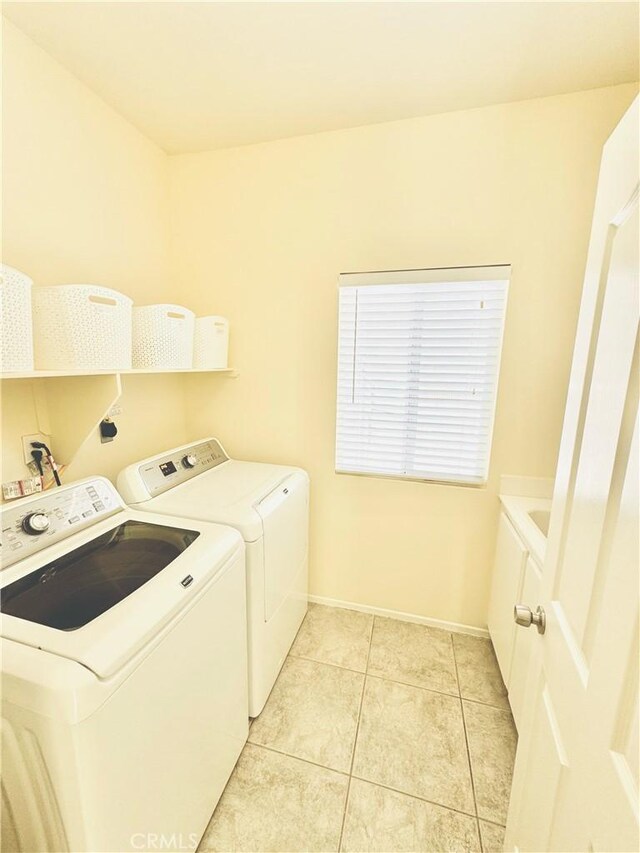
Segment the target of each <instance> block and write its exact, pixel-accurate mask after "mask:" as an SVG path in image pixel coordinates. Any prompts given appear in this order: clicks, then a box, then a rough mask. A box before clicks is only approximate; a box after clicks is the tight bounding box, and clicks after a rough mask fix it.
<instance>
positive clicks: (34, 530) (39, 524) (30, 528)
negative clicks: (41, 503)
mask: <svg viewBox="0 0 640 853" xmlns="http://www.w3.org/2000/svg"><path fill="white" fill-rule="evenodd" d="M22 529H23V530H24V532H25V533H28V534H29V535H30V536H39V535H40V534H41V533H46V531H47V530H48V529H49V519H48V518H47V516H46V515H45V514H44V513H43V512H30V513H29V515H25V517H24V518H23V519H22Z"/></svg>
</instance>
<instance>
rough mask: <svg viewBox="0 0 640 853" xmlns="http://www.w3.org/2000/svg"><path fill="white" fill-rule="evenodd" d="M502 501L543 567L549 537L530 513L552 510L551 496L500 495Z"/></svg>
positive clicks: (510, 517)
mask: <svg viewBox="0 0 640 853" xmlns="http://www.w3.org/2000/svg"><path fill="white" fill-rule="evenodd" d="M500 501H501V503H502V506H503V509H504V511H505V513H506V514H507V516H508V518H509V520H510V521H511V523H512V524H513V526H514V527H515V529H516V530H517V531H518V534H519V535H520V537H521V538H522V540H523V541H524V543H525V545H526V546H527V548H528V549H529V553H530V555H531V556H532V557H533V559H534V560H535V561H536V563H537V564H538V566H539V567H540V568H542V564H543V563H544V555H545V551H546V549H547V537H546V536H545V535H544V533H543V532H542V531H541V530H540V528H539V527H538V525H537V524H536V523H535V521H534V520H533V519H532V518H531V516H530V515H529V513H530V512H533V511H534V510H542V511H543V512H550V511H551V499H550V498H528V497H519V496H517V495H500Z"/></svg>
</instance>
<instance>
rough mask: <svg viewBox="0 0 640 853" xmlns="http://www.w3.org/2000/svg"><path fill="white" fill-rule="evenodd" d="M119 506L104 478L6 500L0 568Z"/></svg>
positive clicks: (84, 526) (106, 514) (0, 540)
mask: <svg viewBox="0 0 640 853" xmlns="http://www.w3.org/2000/svg"><path fill="white" fill-rule="evenodd" d="M120 509H122V504H121V501H120V497H119V495H118V493H117V492H116V490H115V489H114V488H113V486H112V485H111V484H110V483H108V482H106V481H105V480H90V481H87V482H85V483H81V484H74V485H71V486H62V488H58V489H55V490H52V491H50V492H45V493H44V494H42V493H41V494H40V495H39V496H38V497H37V498H27V499H26V500H24V501H20V503H19V504H17V505H15V506H12V505H11V504H7V505H5V506H3V507H2V508H1V510H0V512H1V517H2V535H1V537H0V542H1V555H2V568H6V567H7V566H10V565H13V563H17V562H18V560H22V559H24V558H25V557H29V556H30V555H31V554H35V553H36V552H37V551H41V550H42V549H43V548H47V547H48V546H49V545H52V544H53V543H54V542H59V541H60V540H61V539H65V538H66V537H67V536H71V535H72V534H73V533H76V532H77V531H78V530H80V529H82V528H86V527H88V526H90V525H91V524H95V523H96V522H98V521H102V519H103V518H105V517H106V516H109V515H112V514H113V513H114V512H117V511H118V510H120Z"/></svg>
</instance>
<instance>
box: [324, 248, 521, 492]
mask: <svg viewBox="0 0 640 853" xmlns="http://www.w3.org/2000/svg"><path fill="white" fill-rule="evenodd" d="M511 275H512V265H511V264H510V263H502V264H486V265H475V266H457V267H428V268H424V269H402V270H376V271H372V272H346V273H340V275H339V277H338V288H337V290H338V300H337V302H338V305H337V323H336V353H337V359H336V408H335V443H334V473H336V474H338V475H345V476H350V477H374V478H376V479H383V480H400V481H408V482H414V483H415V482H417V483H431V484H434V485H446V486H457V487H461V488H467V489H469V488H470V489H480V490H483V489H486V487H487V483H488V481H489V476H490V469H491V456H492V452H493V439H494V432H495V421H496V410H497V407H498V394H499V390H500V374H501V368H502V354H503V348H504V335H505V328H506V324H507V309H508V305H509V293H510V286H511ZM444 276H446V278H445V277H444ZM474 279H475V280H477V281H492V280H502V281H504V282H505V289H504V307H503V313H502V324H501V328H500V335H499V339H498V353H497V362H496V368H495V386H494V389H495V390H494V398H493V404H492V408H491V415H490V420H489V426H488V432H487V453H486V459H485V467H484V470H483V474H482V479H480V480H475V479H474V480H469V479H465V478H454V477H451V478H447V477H438V476H424V477H421V476H417V475H416V474H415V473H412V474H400V473H383V472H378V471H349V470H345V469H342V468H339V467H338V440H339V435H338V412H339V400H338V396H339V390H338V383H339V375H340V290H341V288H343V287H368V286H375V285H384V286H387V287H388V286H392V285H396V284H397V285H403V284H420V285H422V284H424V285H428V284H443V283H455V282H464V281H472V280H474Z"/></svg>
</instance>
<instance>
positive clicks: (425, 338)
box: [336, 266, 510, 484]
mask: <svg viewBox="0 0 640 853" xmlns="http://www.w3.org/2000/svg"><path fill="white" fill-rule="evenodd" d="M509 272H510V267H508V266H501V267H479V268H476V269H469V268H455V269H441V270H412V271H409V272H401V273H392V272H389V273H351V274H345V275H342V276H340V289H339V293H340V299H339V313H340V318H339V332H338V407H337V429H336V470H337V471H338V472H344V473H353V474H377V475H383V476H385V475H386V476H390V477H407V478H412V479H423V480H439V481H445V482H458V483H474V484H479V483H484V482H485V481H486V479H487V473H488V467H489V454H490V450H491V435H492V431H493V415H494V409H495V403H496V391H497V384H498V372H499V366H500V352H501V348H502V331H503V327H504V316H505V309H506V302H507V288H508V279H509Z"/></svg>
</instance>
